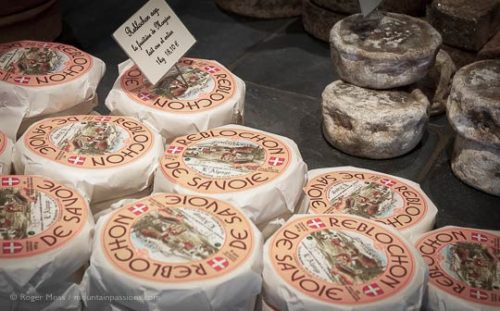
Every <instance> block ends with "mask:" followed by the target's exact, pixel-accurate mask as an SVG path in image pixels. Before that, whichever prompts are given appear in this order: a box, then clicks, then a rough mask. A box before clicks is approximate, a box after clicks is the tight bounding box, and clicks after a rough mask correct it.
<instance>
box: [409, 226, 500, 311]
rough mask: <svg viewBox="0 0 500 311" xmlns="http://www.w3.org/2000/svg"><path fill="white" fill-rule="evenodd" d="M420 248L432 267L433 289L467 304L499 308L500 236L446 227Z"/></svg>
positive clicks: (426, 238)
mask: <svg viewBox="0 0 500 311" xmlns="http://www.w3.org/2000/svg"><path fill="white" fill-rule="evenodd" d="M417 249H418V250H419V252H420V254H421V255H422V257H423V258H424V261H425V263H426V264H427V265H428V267H429V283H430V286H433V287H436V288H438V289H440V290H442V291H444V292H446V293H448V294H450V295H452V296H454V297H457V298H460V299H463V300H465V301H469V302H474V303H478V304H483V305H490V306H495V307H500V270H499V269H500V235H498V234H493V233H491V232H486V231H482V230H478V229H469V228H459V227H445V228H441V229H438V230H435V231H432V232H430V233H427V234H426V235H425V236H423V237H422V238H421V239H420V240H419V241H418V242H417Z"/></svg>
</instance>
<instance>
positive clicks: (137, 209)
mask: <svg viewBox="0 0 500 311" xmlns="http://www.w3.org/2000/svg"><path fill="white" fill-rule="evenodd" d="M148 209H149V208H148V206H147V205H146V204H144V203H136V204H134V205H132V206H130V207H129V208H128V210H129V211H131V212H132V213H133V214H134V215H137V216H139V215H141V214H143V213H145V212H147V211H148Z"/></svg>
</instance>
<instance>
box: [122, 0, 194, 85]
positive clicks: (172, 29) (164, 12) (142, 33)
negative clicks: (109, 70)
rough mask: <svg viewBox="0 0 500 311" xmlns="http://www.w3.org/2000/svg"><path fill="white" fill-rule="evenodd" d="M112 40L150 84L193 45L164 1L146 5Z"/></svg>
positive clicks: (154, 82)
mask: <svg viewBox="0 0 500 311" xmlns="http://www.w3.org/2000/svg"><path fill="white" fill-rule="evenodd" d="M113 37H114V38H115V39H116V41H117V42H118V44H119V45H120V46H121V47H122V49H123V50H125V52H126V53H127V54H128V56H129V57H130V58H131V59H132V60H133V61H134V63H136V64H137V66H139V68H140V69H141V71H142V72H143V73H144V75H145V76H146V78H148V80H149V81H150V82H151V83H153V84H156V83H157V82H158V81H160V79H161V78H163V76H165V74H166V73H167V72H168V70H169V69H170V68H172V66H174V65H175V64H176V63H177V61H178V60H179V59H180V58H181V57H182V56H183V55H184V54H185V53H186V52H187V51H188V50H189V49H190V48H191V47H192V46H193V44H194V43H195V42H196V40H195V39H194V37H193V36H192V35H191V33H190V32H189V30H187V28H186V27H185V26H184V24H183V23H182V22H181V20H180V19H179V18H178V17H177V15H175V13H174V11H172V9H171V8H170V6H168V4H167V3H166V2H165V0H151V1H149V2H148V3H146V4H145V5H144V6H143V7H142V8H141V9H140V10H139V11H137V12H136V13H135V14H134V15H133V16H132V17H131V18H129V19H128V20H127V21H126V22H125V23H124V24H123V25H121V26H120V27H119V28H118V29H117V30H116V31H115V32H114V33H113Z"/></svg>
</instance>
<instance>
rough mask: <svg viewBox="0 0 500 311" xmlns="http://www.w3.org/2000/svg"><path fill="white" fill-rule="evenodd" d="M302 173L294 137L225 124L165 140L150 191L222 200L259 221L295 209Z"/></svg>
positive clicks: (305, 171) (305, 168) (263, 222)
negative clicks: (164, 148) (163, 149)
mask: <svg viewBox="0 0 500 311" xmlns="http://www.w3.org/2000/svg"><path fill="white" fill-rule="evenodd" d="M306 174H307V166H306V164H305V163H304V161H303V160H302V157H301V155H300V152H299V150H298V148H297V145H296V144H295V143H294V142H293V141H292V140H290V139H288V138H285V137H281V136H278V135H275V134H271V133H266V132H264V131H260V130H256V129H252V128H248V127H244V126H239V125H226V126H223V127H219V128H215V129H211V130H208V131H205V132H200V133H196V134H191V135H187V136H183V137H178V138H176V139H175V140H174V141H173V142H172V143H171V144H170V145H169V146H167V147H166V150H165V154H164V155H163V157H162V158H161V160H160V167H159V168H158V170H157V171H156V174H155V182H154V188H153V191H154V192H159V191H163V192H174V193H182V194H199V195H206V196H210V197H213V198H216V199H220V200H225V201H227V202H230V203H231V204H233V205H234V206H236V207H237V208H240V209H241V210H242V211H243V212H244V213H245V214H246V215H247V216H248V217H250V219H251V220H252V221H253V222H254V223H255V224H257V225H258V226H261V225H262V224H265V223H267V222H269V221H270V220H272V219H274V218H276V217H279V216H281V215H283V214H285V213H286V212H293V211H294V210H295V207H296V205H297V203H298V201H299V199H300V196H301V189H302V187H303V186H304V183H305V180H306V177H305V176H306Z"/></svg>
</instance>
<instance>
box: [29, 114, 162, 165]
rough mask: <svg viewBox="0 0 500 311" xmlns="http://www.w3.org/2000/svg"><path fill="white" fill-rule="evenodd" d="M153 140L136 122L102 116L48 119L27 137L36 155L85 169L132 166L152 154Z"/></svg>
mask: <svg viewBox="0 0 500 311" xmlns="http://www.w3.org/2000/svg"><path fill="white" fill-rule="evenodd" d="M152 139H153V136H152V133H151V131H150V130H149V129H148V128H146V127H145V126H144V125H143V124H141V123H140V122H139V121H137V120H135V119H130V118H126V117H113V116H99V115H96V116H93V115H89V116H69V117H58V118H50V119H44V120H42V121H40V122H38V123H36V124H35V125H33V126H32V127H30V128H29V129H28V131H27V132H26V134H25V136H24V142H25V144H26V146H27V147H28V148H29V149H30V150H31V151H32V152H35V153H36V154H38V155H40V156H42V157H45V158H48V159H51V160H53V161H56V162H58V163H61V164H65V165H69V166H74V167H81V168H103V167H114V166H120V165H124V164H127V163H130V162H132V161H134V160H136V159H137V158H140V157H141V156H143V155H144V154H145V153H147V152H148V151H149V149H150V148H151V146H152V143H153V142H152Z"/></svg>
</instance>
